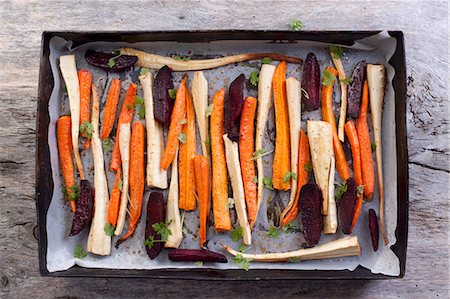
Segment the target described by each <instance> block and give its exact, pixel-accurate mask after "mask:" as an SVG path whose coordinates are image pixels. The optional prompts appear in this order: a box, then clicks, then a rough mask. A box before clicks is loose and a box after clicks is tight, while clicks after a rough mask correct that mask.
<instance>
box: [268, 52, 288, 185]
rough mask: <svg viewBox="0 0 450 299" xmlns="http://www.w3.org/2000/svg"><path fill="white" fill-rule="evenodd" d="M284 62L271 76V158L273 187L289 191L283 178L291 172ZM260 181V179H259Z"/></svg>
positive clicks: (286, 181)
mask: <svg viewBox="0 0 450 299" xmlns="http://www.w3.org/2000/svg"><path fill="white" fill-rule="evenodd" d="M285 78H286V62H285V61H282V62H280V64H278V66H277V68H276V69H275V73H274V74H273V79H272V85H273V103H274V107H275V127H276V134H277V139H276V143H275V154H274V157H273V175H272V181H273V187H274V188H275V189H278V190H289V189H291V182H290V179H288V180H286V179H285V176H286V174H288V173H289V172H290V170H291V145H290V135H289V112H288V108H287V96H286V81H285ZM261 179H262V178H261Z"/></svg>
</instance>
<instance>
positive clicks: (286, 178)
mask: <svg viewBox="0 0 450 299" xmlns="http://www.w3.org/2000/svg"><path fill="white" fill-rule="evenodd" d="M290 179H293V180H297V174H296V173H295V172H290V171H288V172H286V174H285V175H284V177H283V183H287V182H289V180H290Z"/></svg>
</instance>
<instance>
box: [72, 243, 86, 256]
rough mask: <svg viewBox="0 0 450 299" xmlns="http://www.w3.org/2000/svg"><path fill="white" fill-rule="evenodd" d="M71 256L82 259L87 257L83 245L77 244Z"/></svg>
mask: <svg viewBox="0 0 450 299" xmlns="http://www.w3.org/2000/svg"><path fill="white" fill-rule="evenodd" d="M73 257H74V258H76V259H84V258H85V257H87V252H86V251H84V249H83V246H81V245H80V244H78V245H77V246H75V248H74V250H73Z"/></svg>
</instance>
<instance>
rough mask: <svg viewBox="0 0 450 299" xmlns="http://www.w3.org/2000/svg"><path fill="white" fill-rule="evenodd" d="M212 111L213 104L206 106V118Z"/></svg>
mask: <svg viewBox="0 0 450 299" xmlns="http://www.w3.org/2000/svg"><path fill="white" fill-rule="evenodd" d="M213 109H214V104H210V105H209V106H208V108H206V111H205V115H206V117H208V116H211V113H212V111H213Z"/></svg>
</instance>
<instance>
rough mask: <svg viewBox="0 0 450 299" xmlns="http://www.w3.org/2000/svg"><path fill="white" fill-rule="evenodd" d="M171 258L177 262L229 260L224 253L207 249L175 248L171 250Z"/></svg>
mask: <svg viewBox="0 0 450 299" xmlns="http://www.w3.org/2000/svg"><path fill="white" fill-rule="evenodd" d="M169 260H171V261H177V262H214V263H226V262H228V260H227V258H226V257H225V256H224V255H223V254H220V253H218V252H214V251H210V250H207V249H175V250H172V251H170V252H169Z"/></svg>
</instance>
